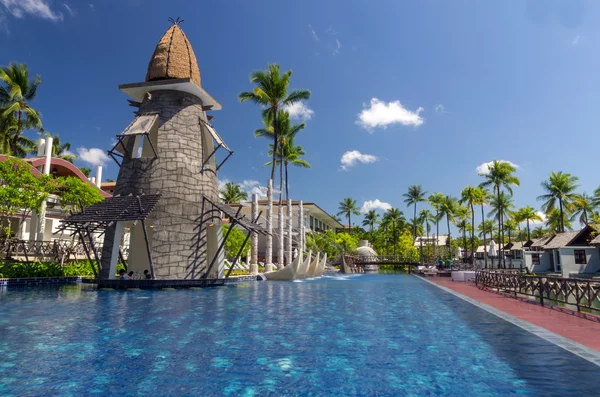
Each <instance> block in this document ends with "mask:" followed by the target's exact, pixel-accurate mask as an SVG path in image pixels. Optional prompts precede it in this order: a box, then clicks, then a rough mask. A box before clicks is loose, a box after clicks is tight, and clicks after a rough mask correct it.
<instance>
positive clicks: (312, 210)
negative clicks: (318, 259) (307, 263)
mask: <svg viewBox="0 0 600 397" xmlns="http://www.w3.org/2000/svg"><path fill="white" fill-rule="evenodd" d="M251 204H252V203H250V202H245V203H240V204H229V206H230V207H231V208H233V209H234V210H235V211H237V210H238V209H239V208H240V207H241V210H240V215H242V216H246V217H247V218H248V219H250V218H252V207H251ZM299 204H300V201H292V229H293V231H292V249H295V248H298V241H299V238H298V230H299V227H300V224H299V219H298V210H299ZM283 206H284V214H285V213H286V211H287V210H286V204H285V203H283ZM302 207H303V210H304V227H305V230H306V233H307V234H308V233H310V232H311V231H313V232H320V231H326V230H332V231H334V232H335V231H337V230H339V229H343V225H342V224H341V223H340V222H338V221H337V220H335V218H333V217H332V216H331V215H329V214H328V213H327V212H326V211H325V210H323V209H322V208H321V207H319V206H318V205H317V204H315V203H303V204H302ZM278 208H279V203H278V202H277V201H274V202H273V225H278V223H279V218H278V216H277V214H278V213H279V211H278ZM258 210H259V211H262V216H261V219H260V220H259V221H258V223H260V224H263V225H264V224H265V219H266V212H267V200H259V201H258ZM306 249H311V247H306ZM265 252H266V236H264V235H259V236H258V261H259V262H264V258H265ZM278 252H279V238H278V236H277V228H276V227H274V228H273V262H275V263H278V262H279V261H278V258H277V253H278Z"/></svg>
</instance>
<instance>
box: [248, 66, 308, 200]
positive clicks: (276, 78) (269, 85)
mask: <svg viewBox="0 0 600 397" xmlns="http://www.w3.org/2000/svg"><path fill="white" fill-rule="evenodd" d="M291 77H292V71H291V70H289V71H287V72H286V73H284V74H283V75H281V70H280V68H279V64H276V63H274V64H269V65H268V67H267V70H258V71H255V72H253V73H252V74H251V75H250V82H251V83H253V84H255V85H256V86H255V87H254V90H253V91H246V92H241V93H240V94H239V95H238V98H239V100H240V102H244V101H252V102H254V103H256V104H257V105H259V106H262V107H263V108H264V110H263V118H267V119H268V120H270V121H271V123H270V124H271V126H272V127H273V147H277V146H278V145H279V143H280V142H279V130H278V123H277V116H278V113H279V109H282V108H283V107H284V106H286V105H288V106H289V105H293V104H294V103H297V102H300V101H302V100H306V99H309V98H310V91H308V90H294V91H292V92H290V93H289V94H288V89H289V85H290V78H291ZM276 152H277V151H274V152H273V159H272V167H271V179H275V164H276V158H275V156H276ZM280 201H281V197H280Z"/></svg>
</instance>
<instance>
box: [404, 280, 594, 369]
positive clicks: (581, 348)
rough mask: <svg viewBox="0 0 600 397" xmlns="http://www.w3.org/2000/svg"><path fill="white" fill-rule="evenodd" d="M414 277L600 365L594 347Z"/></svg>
mask: <svg viewBox="0 0 600 397" xmlns="http://www.w3.org/2000/svg"><path fill="white" fill-rule="evenodd" d="M413 277H416V278H418V279H420V280H422V281H425V282H427V283H429V284H431V285H434V286H436V287H438V288H440V289H441V290H443V291H445V292H448V293H450V294H452V295H454V296H456V297H458V298H460V299H462V300H464V301H466V302H468V303H470V304H472V305H474V306H476V307H478V308H480V309H482V310H485V311H487V312H488V313H491V314H493V315H495V316H496V317H500V318H501V319H503V320H506V321H508V322H509V323H512V324H514V325H516V326H517V327H519V328H521V329H523V330H525V331H527V332H530V333H532V334H534V335H535V336H538V337H540V338H542V339H544V340H545V341H547V342H550V343H552V344H553V345H556V346H558V347H560V348H562V349H564V350H566V351H568V352H569V353H571V354H574V355H576V356H578V357H581V358H582V359H584V360H586V361H588V362H591V363H592V364H595V365H597V366H599V367H600V352H597V351H596V350H594V349H591V348H589V347H587V346H585V345H582V344H581V343H579V342H576V341H574V340H572V339H569V338H566V337H564V336H562V335H559V334H557V333H554V332H552V331H549V330H547V329H546V328H543V327H540V326H538V325H535V324H532V323H530V322H529V321H526V320H523V319H520V318H518V317H516V316H513V315H512V314H509V313H506V312H504V311H502V310H500V309H496V308H495V307H492V306H490V305H487V304H485V303H482V302H479V301H478V300H476V299H473V298H470V297H468V296H466V295H463V294H461V293H459V292H456V291H453V290H451V289H450V288H447V287H444V286H443V285H439V284H436V283H434V282H433V281H429V280H427V279H425V278H422V277H419V276H413ZM584 354H585V355H584Z"/></svg>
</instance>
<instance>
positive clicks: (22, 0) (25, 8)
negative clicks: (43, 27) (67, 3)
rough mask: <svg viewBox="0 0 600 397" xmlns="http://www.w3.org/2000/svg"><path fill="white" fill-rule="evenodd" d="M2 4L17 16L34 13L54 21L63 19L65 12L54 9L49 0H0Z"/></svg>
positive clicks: (21, 16) (33, 14)
mask: <svg viewBox="0 0 600 397" xmlns="http://www.w3.org/2000/svg"><path fill="white" fill-rule="evenodd" d="M0 4H2V5H3V6H4V7H5V8H6V9H7V10H8V12H9V13H10V14H11V15H12V16H14V17H15V18H24V17H25V16H26V15H32V16H36V17H39V18H43V19H49V20H51V21H54V22H59V21H62V20H63V14H62V13H60V12H58V11H53V10H52V9H51V8H50V2H49V1H48V0H0Z"/></svg>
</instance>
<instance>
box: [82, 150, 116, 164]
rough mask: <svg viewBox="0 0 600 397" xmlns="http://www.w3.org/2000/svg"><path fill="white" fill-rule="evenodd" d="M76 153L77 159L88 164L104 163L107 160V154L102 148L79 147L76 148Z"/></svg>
mask: <svg viewBox="0 0 600 397" xmlns="http://www.w3.org/2000/svg"><path fill="white" fill-rule="evenodd" d="M77 153H78V154H79V159H80V160H81V161H84V162H86V163H88V164H89V165H106V163H108V161H109V157H108V155H107V154H106V153H105V152H104V150H102V149H98V148H91V149H87V148H84V147H80V148H78V149H77Z"/></svg>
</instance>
